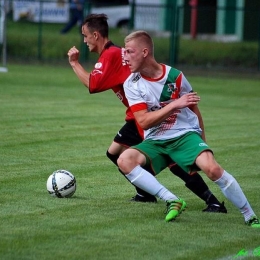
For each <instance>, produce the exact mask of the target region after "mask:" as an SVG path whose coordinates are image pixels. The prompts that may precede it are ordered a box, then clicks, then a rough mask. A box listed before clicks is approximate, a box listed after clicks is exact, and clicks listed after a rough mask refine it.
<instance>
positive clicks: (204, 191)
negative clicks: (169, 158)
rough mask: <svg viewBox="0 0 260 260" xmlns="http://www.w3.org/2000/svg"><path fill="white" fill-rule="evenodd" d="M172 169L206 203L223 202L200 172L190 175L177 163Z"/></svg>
mask: <svg viewBox="0 0 260 260" xmlns="http://www.w3.org/2000/svg"><path fill="white" fill-rule="evenodd" d="M170 170H171V172H172V173H173V174H174V175H176V176H178V177H179V178H180V179H182V180H183V181H184V182H185V186H186V187H187V188H188V189H190V190H191V191H192V192H193V193H194V194H196V195H197V196H198V197H199V198H201V199H202V200H204V201H205V203H206V204H218V205H220V204H221V203H220V202H219V201H218V199H217V198H216V197H215V196H214V195H213V194H212V192H211V191H210V190H209V187H208V185H207V184H206V183H205V181H204V180H203V178H202V177H201V176H200V175H199V174H198V173H195V174H192V175H190V174H188V173H187V172H185V171H184V170H183V169H182V168H181V167H179V166H178V165H177V164H175V165H173V166H172V167H171V168H170Z"/></svg>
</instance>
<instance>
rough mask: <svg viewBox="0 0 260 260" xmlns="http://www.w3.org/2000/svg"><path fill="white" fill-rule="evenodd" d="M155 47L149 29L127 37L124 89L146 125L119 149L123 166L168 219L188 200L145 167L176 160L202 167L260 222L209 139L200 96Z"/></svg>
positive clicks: (252, 221) (250, 219)
mask: <svg viewBox="0 0 260 260" xmlns="http://www.w3.org/2000/svg"><path fill="white" fill-rule="evenodd" d="M153 48H154V46H153V41H152V39H151V37H150V35H149V34H148V33H147V32H145V31H137V32H133V33H131V34H129V35H128V36H127V37H126V38H125V60H126V62H127V63H128V65H129V68H130V71H131V75H130V76H129V77H128V78H127V80H126V81H125V83H124V90H125V94H126V97H127V99H128V102H129V106H130V108H131V110H132V112H133V113H134V116H135V119H136V121H137V122H138V123H139V125H140V126H141V127H142V128H143V129H144V130H145V136H144V137H145V140H144V141H143V142H142V143H141V144H138V145H136V146H133V147H132V148H129V149H127V150H126V151H124V152H123V153H122V154H121V155H120V157H119V159H118V166H119V168H120V169H121V171H122V172H123V173H125V175H126V177H127V178H128V179H129V180H130V181H131V182H132V183H133V184H134V185H136V186H137V187H139V188H141V189H143V190H145V191H147V192H148V193H150V194H153V195H155V196H157V197H159V198H161V199H163V200H165V201H166V203H167V215H166V221H172V220H174V219H175V218H176V217H177V216H178V215H179V214H180V213H181V212H182V210H183V207H185V204H186V203H185V202H184V201H183V200H181V199H179V198H178V197H177V196H176V195H174V194H173V193H171V192H170V191H169V190H167V189H166V188H165V187H164V186H162V185H161V184H160V183H159V182H158V181H157V180H156V178H155V177H154V176H152V175H151V174H149V173H148V172H147V171H146V170H145V169H144V168H143V167H144V166H145V165H147V164H151V166H152V168H153V170H154V172H155V173H156V174H158V173H159V172H160V171H162V170H163V169H165V168H166V167H167V166H168V163H169V160H173V161H175V162H176V163H177V164H178V165H179V166H180V167H181V168H183V170H184V171H185V172H188V173H189V174H192V173H193V172H194V171H197V170H202V171H203V172H204V173H205V174H206V175H207V177H208V178H209V179H210V180H212V181H213V182H214V183H216V184H217V185H218V186H219V188H220V189H221V191H222V192H223V194H224V195H225V197H226V198H227V199H228V200H230V201H231V202H232V203H233V204H234V205H235V206H236V207H237V208H238V209H239V210H240V212H241V213H242V215H243V216H244V219H245V223H246V224H247V225H249V226H251V227H253V228H260V222H259V219H258V218H257V216H256V214H255V213H254V211H253V209H252V208H251V206H250V204H249V202H248V200H247V198H246V196H245V195H244V193H243V191H242V189H241V188H240V186H239V184H238V182H237V181H236V179H235V178H234V177H233V176H232V175H231V174H229V173H228V172H227V171H226V170H224V169H223V168H222V167H221V166H220V165H219V164H218V163H217V162H216V160H215V158H214V156H213V152H212V150H211V149H210V147H209V146H208V145H207V144H206V140H205V133H202V129H201V127H200V122H199V116H198V115H200V111H199V108H198V103H199V101H200V97H199V96H198V95H197V93H196V92H193V90H192V87H191V85H190V84H189V82H188V81H187V79H186V78H185V76H184V75H183V73H182V72H181V71H178V70H176V69H174V68H172V67H170V66H167V65H165V64H160V63H158V62H157V61H156V60H155V58H154V53H153Z"/></svg>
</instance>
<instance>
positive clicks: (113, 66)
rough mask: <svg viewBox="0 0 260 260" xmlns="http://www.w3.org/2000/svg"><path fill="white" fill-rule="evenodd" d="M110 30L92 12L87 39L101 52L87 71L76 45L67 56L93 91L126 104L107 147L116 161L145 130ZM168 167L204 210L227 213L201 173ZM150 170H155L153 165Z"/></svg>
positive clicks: (140, 194)
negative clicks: (133, 106)
mask: <svg viewBox="0 0 260 260" xmlns="http://www.w3.org/2000/svg"><path fill="white" fill-rule="evenodd" d="M108 31H109V28H108V24H107V16H106V15H105V14H90V15H88V16H87V17H86V18H85V20H84V22H83V25H82V35H83V37H84V43H85V44H86V45H87V46H88V48H89V51H90V52H95V53H97V54H98V55H99V58H98V61H97V63H96V64H95V66H94V69H93V70H92V71H91V72H88V71H86V70H85V69H84V68H83V67H82V66H81V64H80V63H79V50H78V49H77V48H76V47H75V46H74V47H72V48H71V49H70V50H69V51H68V57H69V63H70V65H71V67H72V69H73V70H74V72H75V74H76V75H77V77H78V78H79V80H80V81H81V82H82V83H83V84H84V85H85V86H86V87H87V88H88V89H89V93H90V94H92V93H99V92H103V91H106V90H109V89H112V90H113V91H114V93H115V94H116V95H117V97H118V98H119V99H120V101H121V102H122V103H123V104H124V105H125V107H126V118H125V121H126V123H125V125H124V126H123V127H122V128H121V129H120V130H119V131H118V134H117V135H116V136H115V138H114V140H113V142H112V144H111V145H110V147H109V148H108V150H107V157H108V158H109V159H110V160H111V161H112V162H113V163H114V164H115V165H117V159H118V157H119V155H120V154H121V153H122V152H123V151H124V150H126V149H127V148H129V147H130V146H133V145H136V144H138V143H140V142H142V140H143V131H142V130H141V128H140V127H139V126H138V125H137V123H136V121H135V119H134V115H133V113H132V112H131V110H130V108H129V105H128V101H127V99H126V97H125V93H124V89H123V83H124V81H125V80H126V79H127V77H128V76H129V75H130V70H129V67H128V65H127V64H126V63H125V60H124V49H123V48H121V47H118V46H116V45H114V44H113V43H112V42H111V41H110V39H109V36H108ZM169 169H170V170H171V172H172V173H173V174H175V175H176V176H178V177H179V178H181V179H182V180H183V181H184V182H185V185H186V187H187V188H189V189H190V190H191V191H192V192H193V193H194V194H196V195H197V196H198V197H199V198H201V199H202V200H203V201H205V203H206V204H207V207H206V208H205V209H204V210H203V211H205V212H221V213H227V210H226V208H225V206H224V203H220V202H219V201H218V199H217V198H216V197H215V196H214V195H213V194H212V192H211V191H210V190H209V188H208V186H207V184H206V183H205V182H204V180H203V179H202V177H201V176H200V175H199V174H198V173H195V174H193V175H189V174H187V173H186V172H184V171H183V170H182V169H181V168H180V167H179V166H178V165H176V164H175V163H172V164H171V165H170V166H169ZM147 170H148V171H149V172H150V173H152V174H153V172H152V170H151V169H150V170H149V169H147ZM135 188H136V191H137V194H136V195H135V196H134V197H133V198H132V200H133V201H139V202H156V198H155V197H154V196H152V195H150V194H149V193H147V192H145V191H143V190H141V189H140V188H137V187H135Z"/></svg>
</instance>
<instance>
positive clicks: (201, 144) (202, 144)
mask: <svg viewBox="0 0 260 260" xmlns="http://www.w3.org/2000/svg"><path fill="white" fill-rule="evenodd" d="M199 146H208V145H207V144H205V143H200V144H199Z"/></svg>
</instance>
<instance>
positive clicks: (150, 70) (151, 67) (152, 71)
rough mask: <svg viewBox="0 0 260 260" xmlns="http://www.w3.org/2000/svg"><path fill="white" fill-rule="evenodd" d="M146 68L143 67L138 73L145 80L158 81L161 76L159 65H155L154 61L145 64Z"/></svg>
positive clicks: (161, 70)
mask: <svg viewBox="0 0 260 260" xmlns="http://www.w3.org/2000/svg"><path fill="white" fill-rule="evenodd" d="M145 64H146V65H147V66H144V67H143V68H142V70H141V71H140V73H141V75H142V76H144V77H145V78H150V79H158V78H160V77H162V76H163V73H164V71H163V67H162V65H161V64H160V63H157V62H156V61H155V60H153V61H152V62H146V63H145Z"/></svg>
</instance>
